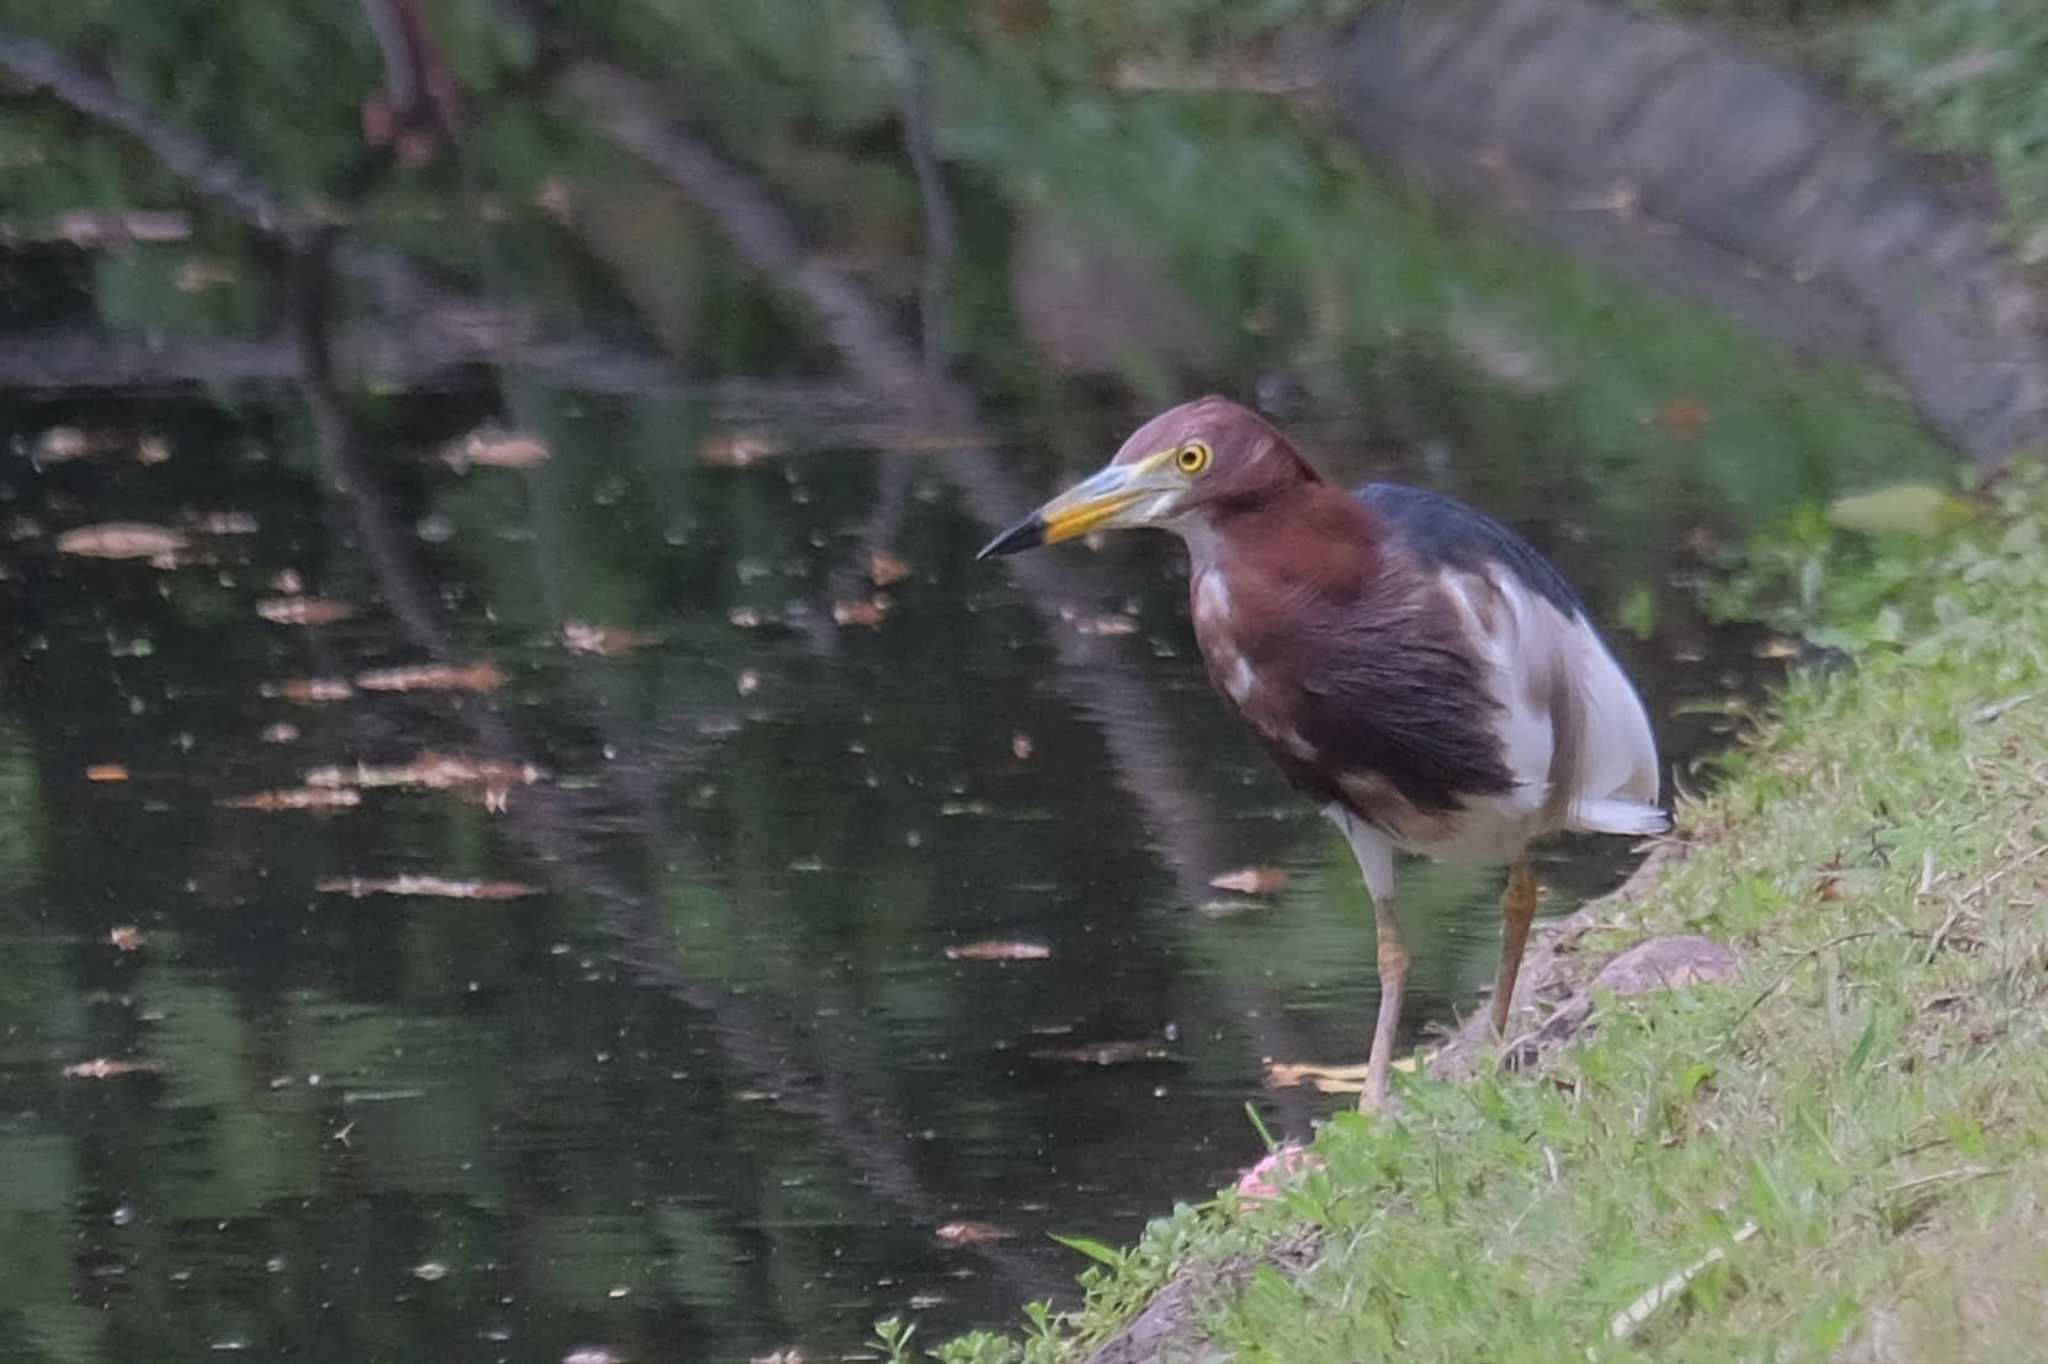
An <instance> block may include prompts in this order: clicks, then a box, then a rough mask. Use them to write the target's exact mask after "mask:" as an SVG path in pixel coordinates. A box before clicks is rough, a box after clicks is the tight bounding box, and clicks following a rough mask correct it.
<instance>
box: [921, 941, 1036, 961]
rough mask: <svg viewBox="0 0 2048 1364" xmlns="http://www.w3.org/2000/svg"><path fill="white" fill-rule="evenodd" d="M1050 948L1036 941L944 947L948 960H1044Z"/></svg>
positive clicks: (980, 943)
mask: <svg viewBox="0 0 2048 1364" xmlns="http://www.w3.org/2000/svg"><path fill="white" fill-rule="evenodd" d="M1051 955H1052V949H1051V948H1050V947H1047V946H1046V945H1045V944H1044V943H1037V942H971V943H965V944H963V945H961V946H959V947H949V948H947V949H946V959H947V960H948V961H1044V960H1045V959H1046V958H1047V957H1050V956H1051Z"/></svg>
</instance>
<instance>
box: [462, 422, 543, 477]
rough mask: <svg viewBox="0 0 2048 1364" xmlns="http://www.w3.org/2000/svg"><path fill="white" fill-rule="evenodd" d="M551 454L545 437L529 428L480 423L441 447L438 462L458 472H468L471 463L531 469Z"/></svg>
mask: <svg viewBox="0 0 2048 1364" xmlns="http://www.w3.org/2000/svg"><path fill="white" fill-rule="evenodd" d="M553 453H554V452H553V451H552V450H551V449H549V448H548V443H547V442H546V441H545V440H543V439H542V438H541V437H539V436H537V435H534V434H533V433H532V432H530V431H505V430H501V429H500V428H498V427H495V426H480V427H478V428H477V429H476V430H474V431H472V432H470V433H469V434H468V435H466V436H464V437H463V438H462V439H461V440H458V441H456V442H454V443H453V444H451V445H449V446H448V447H447V448H446V449H444V450H443V451H442V452H441V461H442V463H444V464H446V465H447V466H448V467H449V468H451V469H453V470H455V472H457V473H467V472H468V471H469V468H470V466H471V465H473V464H480V465H484V466H486V467H488V468H493V469H531V468H533V467H534V466H535V465H537V464H544V463H546V462H547V459H548V457H549V456H550V455H551V454H553Z"/></svg>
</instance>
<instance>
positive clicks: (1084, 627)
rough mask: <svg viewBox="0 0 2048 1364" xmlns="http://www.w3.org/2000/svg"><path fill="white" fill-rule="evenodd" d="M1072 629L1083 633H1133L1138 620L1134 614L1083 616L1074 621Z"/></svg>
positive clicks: (1136, 629)
mask: <svg viewBox="0 0 2048 1364" xmlns="http://www.w3.org/2000/svg"><path fill="white" fill-rule="evenodd" d="M1074 629H1075V630H1076V631H1077V632H1078V633H1080V634H1084V635H1135V634H1137V633H1138V621H1137V618H1136V617H1134V616H1124V615H1117V614H1114V613H1112V614H1110V615H1106V616H1083V617H1082V618H1081V619H1079V620H1077V621H1075V622H1074Z"/></svg>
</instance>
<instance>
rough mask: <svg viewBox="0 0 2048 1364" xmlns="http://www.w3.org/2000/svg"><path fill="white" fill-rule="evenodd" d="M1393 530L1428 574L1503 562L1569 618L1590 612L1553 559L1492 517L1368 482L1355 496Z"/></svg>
mask: <svg viewBox="0 0 2048 1364" xmlns="http://www.w3.org/2000/svg"><path fill="white" fill-rule="evenodd" d="M1352 496H1353V497H1356V498H1357V499H1358V500H1359V501H1361V502H1363V503H1365V505H1366V506H1368V507H1371V508H1372V509H1373V510H1374V511H1375V512H1377V513H1379V515H1380V517H1381V518H1382V519H1383V520H1384V521H1385V522H1386V523H1387V524H1388V525H1389V526H1390V527H1392V528H1393V531H1394V533H1395V534H1396V535H1397V536H1399V537H1400V540H1401V543H1402V544H1403V545H1404V546H1405V547H1406V548H1407V550H1408V552H1409V553H1410V554H1412V555H1414V556H1415V559H1416V562H1417V563H1419V564H1420V565H1421V567H1422V570H1423V572H1425V573H1430V574H1435V573H1439V572H1442V571H1443V570H1444V569H1446V568H1450V569H1455V570H1457V571H1459V572H1463V573H1475V572H1478V571H1480V570H1481V569H1483V568H1485V566H1486V565H1488V564H1498V565H1500V566H1501V567H1502V568H1504V569H1506V570H1507V571H1508V572H1510V573H1512V574H1514V575H1515V577H1516V578H1517V579H1519V580H1520V581H1521V584H1522V586H1524V587H1526V588H1528V589H1529V590H1530V591H1531V592H1534V593H1535V594H1536V595H1537V596H1539V597H1542V598H1544V599H1545V600H1546V601H1548V602H1549V603H1550V604H1551V605H1552V606H1555V607H1556V608H1557V609H1558V610H1560V611H1562V612H1563V613H1564V615H1565V619H1567V620H1576V619H1578V618H1580V617H1581V616H1584V615H1585V614H1586V608H1585V606H1584V604H1583V603H1581V602H1580V601H1579V594H1578V593H1576V592H1574V591H1572V587H1571V584H1570V583H1568V582H1566V581H1565V580H1564V575H1563V574H1561V573H1559V572H1558V571H1557V570H1556V569H1555V568H1554V567H1552V566H1551V563H1550V560H1548V559H1546V558H1544V557H1543V556H1542V555H1541V554H1539V553H1537V552H1536V549H1535V547H1534V546H1532V545H1531V544H1530V543H1529V542H1528V541H1527V540H1524V539H1523V538H1522V537H1521V536H1519V535H1517V534H1515V533H1514V532H1513V531H1511V530H1509V529H1508V528H1507V527H1506V526H1503V525H1502V524H1501V523H1500V522H1498V521H1496V520H1494V519H1493V518H1492V517H1490V516H1488V515H1487V514H1486V513H1484V512H1481V511H1475V510H1473V509H1472V508H1470V507H1468V506H1466V505H1465V504H1464V503H1462V502H1459V501H1456V500H1454V499H1452V498H1448V497H1445V496H1444V495H1443V494H1442V493H1433V492H1430V491H1429V490H1428V489H1426V488H1411V487H1408V486H1406V485H1405V484H1400V483H1367V484H1365V485H1363V486H1362V487H1360V488H1358V489H1357V490H1355V491H1354V492H1353V493H1352Z"/></svg>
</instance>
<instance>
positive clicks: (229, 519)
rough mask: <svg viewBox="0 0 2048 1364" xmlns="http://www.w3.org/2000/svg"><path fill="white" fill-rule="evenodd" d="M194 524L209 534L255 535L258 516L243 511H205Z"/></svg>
mask: <svg viewBox="0 0 2048 1364" xmlns="http://www.w3.org/2000/svg"><path fill="white" fill-rule="evenodd" d="M193 524H194V526H195V527H196V528H197V529H198V530H200V531H202V532H204V533H205V534H207V535H254V534H255V533H256V531H257V525H256V518H255V517H254V516H251V515H250V514H249V513H248V512H242V511H210V512H203V513H201V514H200V515H199V516H198V517H196V518H194V523H193Z"/></svg>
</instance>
